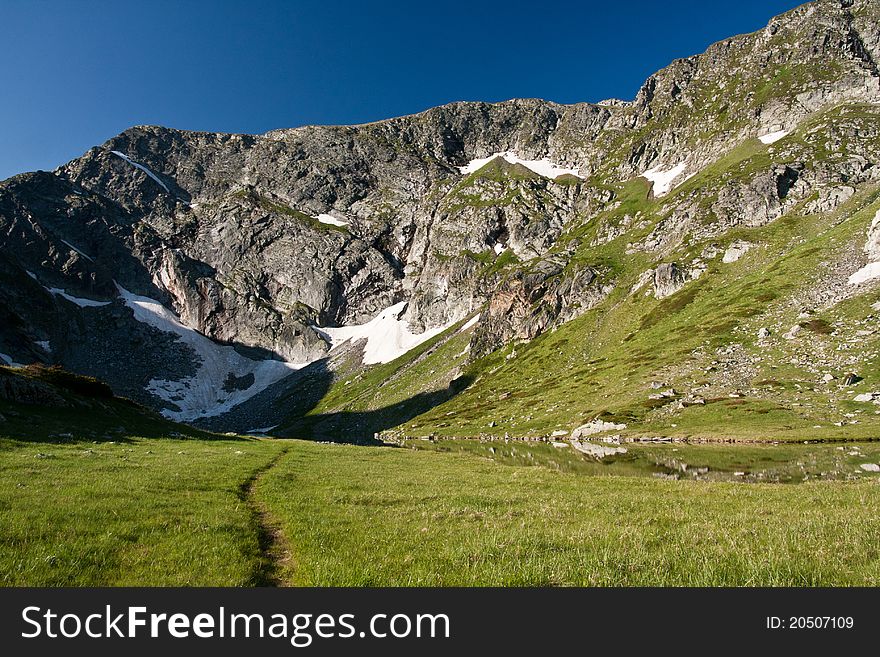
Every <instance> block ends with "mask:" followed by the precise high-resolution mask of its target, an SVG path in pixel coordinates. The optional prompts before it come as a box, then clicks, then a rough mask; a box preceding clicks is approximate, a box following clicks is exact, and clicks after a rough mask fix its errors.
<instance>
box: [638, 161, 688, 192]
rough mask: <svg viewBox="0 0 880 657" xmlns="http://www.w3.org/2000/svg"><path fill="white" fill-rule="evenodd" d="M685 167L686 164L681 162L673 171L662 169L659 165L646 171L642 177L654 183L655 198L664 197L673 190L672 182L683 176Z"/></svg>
mask: <svg viewBox="0 0 880 657" xmlns="http://www.w3.org/2000/svg"><path fill="white" fill-rule="evenodd" d="M684 166H685V165H684V162H679V163H678V164H676V165H675V166H674V167H672V168H671V169H661V168H660V165H658V166H656V167H653V168H651V169H648V170H647V171H645V172H644V173H643V174H642V177H643V178H647V179H648V180H650V181H651V182H652V183H654V196H663V195H664V194H666V193H668V192H669V190H670V189H672V188H673V186H674V185H673V184H672V181H674V180H675V179H676V178H678V177H679V176H680V175H681V174H682V172H683V171H684ZM685 180H687V178H685ZM682 182H684V181H682Z"/></svg>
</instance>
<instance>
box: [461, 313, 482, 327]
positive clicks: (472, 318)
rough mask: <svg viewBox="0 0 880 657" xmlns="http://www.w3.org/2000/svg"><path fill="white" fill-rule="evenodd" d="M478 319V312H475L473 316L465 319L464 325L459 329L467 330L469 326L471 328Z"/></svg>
mask: <svg viewBox="0 0 880 657" xmlns="http://www.w3.org/2000/svg"><path fill="white" fill-rule="evenodd" d="M479 321H480V313H477V314H476V315H474V316H473V317H471V318H470V319H469V320H468V321H467V323H466V324H465V325H464V326H462V327H461V329H460V330H461V331H467V330H468V329H469V328H473V327H474V326H476V325H477V322H479Z"/></svg>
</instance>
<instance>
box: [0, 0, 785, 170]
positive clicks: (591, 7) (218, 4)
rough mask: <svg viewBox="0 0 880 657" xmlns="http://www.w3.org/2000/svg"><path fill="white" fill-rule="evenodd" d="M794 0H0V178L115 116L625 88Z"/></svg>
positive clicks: (612, 92) (295, 115)
mask: <svg viewBox="0 0 880 657" xmlns="http://www.w3.org/2000/svg"><path fill="white" fill-rule="evenodd" d="M798 4H800V2H799V0H737V2H705V1H703V2H698V1H696V0H651V1H641V0H627V1H626V2H614V1H611V2H608V1H607V0H605V1H602V2H593V1H591V0H580V1H574V2H569V1H567V0H560V1H558V2H535V1H534V0H529V1H528V2H525V1H521V0H479V1H474V0H467V1H460V0H447V1H443V0H432V1H430V2H420V1H418V0H409V1H408V2H400V1H398V2H370V1H369V0H362V1H361V2H354V1H350V0H320V1H313V0H301V1H297V0H288V1H285V2H282V1H280V0H279V1H270V0H265V1H261V0H246V1H244V0H214V1H213V2H208V1H202V2H197V1H195V0H176V1H166V0H140V1H137V2H136V1H128V0H113V1H91V0H78V1H74V0H56V1H54V2H46V1H41V0H0V61H2V62H3V65H2V69H0V90H2V95H0V99H2V101H0V179H3V178H6V177H8V176H11V175H13V174H15V173H19V172H22V171H30V170H34V169H52V168H54V167H56V166H58V165H59V164H62V163H63V162H66V161H67V160H70V159H72V158H74V157H78V156H79V155H81V154H82V153H83V152H85V151H86V150H88V148H90V147H91V146H93V145H96V144H100V143H102V142H104V141H105V140H106V139H108V138H110V137H112V136H113V135H115V134H117V133H119V132H121V131H122V130H124V129H125V128H127V127H129V126H132V125H138V124H161V125H166V126H172V127H175V128H184V129H189V130H211V131H223V132H249V133H260V132H265V131H267V130H270V129H273V128H281V127H293V126H297V125H304V124H310V123H331V124H333V123H362V122H365V121H372V120H376V119H381V118H387V117H391V116H398V115H401V114H410V113H413V112H418V111H421V110H423V109H426V108H428V107H432V106H435V105H440V104H443V103H447V102H450V101H454V100H485V101H499V100H505V99H508V98H514V97H538V98H546V99H548V100H553V101H557V102H562V103H572V102H579V101H599V100H602V99H603V98H608V97H618V98H624V99H631V98H632V97H633V96H634V95H635V93H636V91H637V90H638V88H639V86H640V85H641V83H642V82H643V81H644V79H645V78H646V77H647V76H649V75H650V74H651V73H653V72H654V71H656V70H657V69H659V68H662V67H663V66H665V65H666V64H668V63H669V62H670V61H671V60H672V59H674V58H676V57H685V56H688V55H691V54H695V53H698V52H701V51H702V50H704V49H705V47H706V46H707V45H709V44H710V43H712V42H714V41H718V40H720V39H723V38H725V37H727V36H731V35H733V34H738V33H742V32H750V31H753V30H756V29H759V28H761V27H763V26H764V25H765V24H766V23H767V21H768V20H769V19H770V18H771V17H772V16H774V15H776V14H778V13H781V12H783V11H786V10H788V9H791V8H792V7H795V6H797V5H798Z"/></svg>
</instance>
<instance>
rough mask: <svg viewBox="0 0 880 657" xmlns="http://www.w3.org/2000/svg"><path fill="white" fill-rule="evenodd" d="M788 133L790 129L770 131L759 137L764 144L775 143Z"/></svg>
mask: <svg viewBox="0 0 880 657" xmlns="http://www.w3.org/2000/svg"><path fill="white" fill-rule="evenodd" d="M787 134H788V130H777V131H776V132H769V133H767V134H766V135H761V136H760V137H758V139H760V140H761V142H762V143H764V144H774V143H776V142H777V141H779V140H780V139H782V138H783V137H785V135H787Z"/></svg>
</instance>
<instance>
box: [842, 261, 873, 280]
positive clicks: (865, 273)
mask: <svg viewBox="0 0 880 657" xmlns="http://www.w3.org/2000/svg"><path fill="white" fill-rule="evenodd" d="M875 278H880V262H870V263H868V264H867V265H865V266H864V267H862V268H861V269H859V270H858V271H857V272H856V273H854V274H853V275H852V276H850V277H849V280H848V281H847V282H848V283H849V284H850V285H861V284H862V283H867V282H868V281H872V280H874V279H875Z"/></svg>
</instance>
